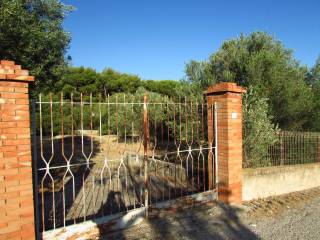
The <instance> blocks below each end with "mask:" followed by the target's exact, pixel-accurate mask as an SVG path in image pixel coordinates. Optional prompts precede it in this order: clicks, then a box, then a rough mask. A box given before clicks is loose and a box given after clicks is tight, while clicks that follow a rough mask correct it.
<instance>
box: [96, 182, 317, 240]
mask: <svg viewBox="0 0 320 240" xmlns="http://www.w3.org/2000/svg"><path fill="white" fill-rule="evenodd" d="M155 215H157V216H155V217H154V218H152V219H150V220H148V221H144V222H143V223H141V224H140V225H137V226H134V227H132V228H130V229H127V230H125V231H121V232H116V233H112V234H109V235H105V236H104V237H103V238H102V239H108V240H109V239H128V240H129V239H130V240H133V239H197V240H198V239H246V240H248V239H319V236H320V217H319V216H320V188H315V189H311V190H307V191H303V192H297V193H291V194H287V195H282V196H278V197H273V198H268V199H264V200H258V201H251V202H246V203H244V204H243V206H241V207H229V206H226V205H224V204H221V203H210V204H207V205H201V206H195V207H194V208H192V209H189V210H188V211H186V210H182V211H174V210H173V211H163V212H158V213H156V214H155ZM91 239H98V237H95V236H91Z"/></svg>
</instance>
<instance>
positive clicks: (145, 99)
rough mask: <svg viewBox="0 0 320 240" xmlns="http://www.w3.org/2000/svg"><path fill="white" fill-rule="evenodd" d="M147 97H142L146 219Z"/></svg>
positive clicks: (147, 190) (147, 193)
mask: <svg viewBox="0 0 320 240" xmlns="http://www.w3.org/2000/svg"><path fill="white" fill-rule="evenodd" d="M147 103H148V97H147V95H144V97H143V148H144V156H143V162H144V205H145V209H146V210H145V211H146V218H148V206H149V189H148V185H149V184H148V177H149V176H148V142H149V126H148V107H147Z"/></svg>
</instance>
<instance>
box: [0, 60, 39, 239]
mask: <svg viewBox="0 0 320 240" xmlns="http://www.w3.org/2000/svg"><path fill="white" fill-rule="evenodd" d="M33 80H34V78H33V77H32V76H29V73H28V71H27V70H22V69H21V66H19V65H15V63H14V62H12V61H0V119H1V121H0V136H1V138H0V149H1V150H0V240H1V239H34V238H35V228H34V207H33V186H32V166H31V163H32V159H31V141H30V114H29V96H28V85H29V83H30V82H32V81H33Z"/></svg>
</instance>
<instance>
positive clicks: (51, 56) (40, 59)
mask: <svg viewBox="0 0 320 240" xmlns="http://www.w3.org/2000/svg"><path fill="white" fill-rule="evenodd" d="M71 10H72V8H71V7H70V6H66V5H64V4H63V3H62V2H61V1H59V0H1V1H0V42H1V44H0V59H8V60H13V61H15V62H16V63H17V64H21V65H22V66H23V68H25V69H28V70H30V73H31V74H32V75H34V76H35V77H36V83H35V85H34V86H35V90H36V91H37V92H40V91H45V92H47V91H49V90H50V89H52V88H53V86H54V84H55V82H56V81H57V79H58V78H59V77H60V76H61V74H62V73H63V71H64V68H65V66H66V59H65V53H66V49H67V48H68V46H69V42H70V35H69V33H67V32H65V31H64V30H63V28H62V21H63V19H64V18H65V16H66V14H67V13H68V12H69V11H71Z"/></svg>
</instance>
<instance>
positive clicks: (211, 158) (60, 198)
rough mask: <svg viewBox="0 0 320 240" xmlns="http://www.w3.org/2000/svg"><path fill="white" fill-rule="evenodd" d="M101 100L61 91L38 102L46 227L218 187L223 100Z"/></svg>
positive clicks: (39, 190)
mask: <svg viewBox="0 0 320 240" xmlns="http://www.w3.org/2000/svg"><path fill="white" fill-rule="evenodd" d="M93 99H94V98H93V97H92V95H90V96H83V95H82V94H80V96H78V98H77V101H75V100H74V97H73V95H72V94H71V95H70V96H69V97H68V98H64V96H63V94H61V95H60V96H53V95H49V96H41V95H40V96H39V99H38V100H37V101H35V105H36V106H35V108H36V109H35V111H34V114H33V118H34V119H35V120H36V123H37V124H36V126H35V127H34V138H33V139H34V142H33V144H34V149H35V150H36V153H35V154H34V156H35V157H34V161H35V165H36V168H37V183H36V191H37V196H38V203H39V206H38V207H39V213H40V221H39V224H40V229H41V231H47V230H50V229H56V228H58V227H65V226H67V225H71V224H75V223H79V222H83V221H86V220H89V219H93V220H94V219H97V218H99V217H102V216H107V215H112V214H116V213H119V212H126V211H130V210H131V209H136V208H140V207H146V208H148V206H149V205H157V204H158V203H159V202H162V201H165V200H171V199H175V198H179V197H182V196H187V195H191V194H194V193H198V192H204V191H208V190H212V189H209V186H214V188H216V183H217V177H216V176H217V174H216V172H217V154H216V153H217V143H216V141H215V140H212V141H211V142H209V141H208V133H207V131H208V130H207V121H209V120H210V119H208V116H209V117H212V118H213V119H211V120H212V121H213V122H214V123H215V124H214V126H215V127H214V135H215V138H214V139H217V138H216V133H217V123H216V122H217V121H216V119H217V111H216V109H217V108H216V104H215V105H208V104H207V103H206V102H204V101H197V100H196V101H187V100H185V101H184V102H178V103H176V102H174V101H172V100H170V99H169V98H162V99H160V100H159V99H158V98H156V97H155V98H154V99H153V98H152V97H149V101H147V98H146V97H144V100H143V101H139V99H141V98H138V97H136V96H132V95H129V96H128V95H121V96H119V95H113V96H108V98H107V99H105V101H100V100H96V99H95V100H93ZM208 110H210V111H211V112H212V113H215V114H211V115H209V114H208ZM210 166H214V167H213V169H209V168H210ZM209 175H211V176H214V177H213V180H212V181H214V182H213V183H211V184H209V182H208V181H209V179H212V178H210V177H209Z"/></svg>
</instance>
